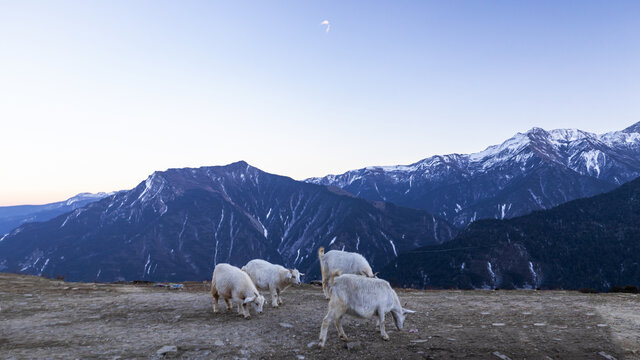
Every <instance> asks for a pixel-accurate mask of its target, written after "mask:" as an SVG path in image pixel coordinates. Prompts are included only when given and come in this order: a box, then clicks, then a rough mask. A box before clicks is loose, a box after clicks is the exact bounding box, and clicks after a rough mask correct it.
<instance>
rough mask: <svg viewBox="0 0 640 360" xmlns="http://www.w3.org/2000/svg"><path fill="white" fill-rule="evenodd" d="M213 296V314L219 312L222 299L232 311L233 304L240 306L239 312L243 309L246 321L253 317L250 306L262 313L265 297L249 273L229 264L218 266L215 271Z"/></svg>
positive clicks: (212, 280)
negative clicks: (220, 299)
mask: <svg viewBox="0 0 640 360" xmlns="http://www.w3.org/2000/svg"><path fill="white" fill-rule="evenodd" d="M211 295H212V296H213V312H214V313H217V312H218V299H219V298H220V297H222V298H223V299H224V302H225V303H226V304H227V310H228V311H231V303H230V301H229V300H231V301H232V302H234V303H236V304H238V312H240V309H241V308H242V314H243V315H244V318H245V319H248V318H250V317H251V314H250V313H249V308H248V305H249V304H252V305H253V307H254V309H255V311H256V312H258V313H262V306H263V305H264V297H263V296H262V295H260V293H259V292H258V289H256V286H255V285H254V284H253V281H251V278H250V277H249V275H247V273H245V272H244V271H242V270H240V269H239V268H237V267H235V266H232V265H229V264H224V263H223V264H218V265H216V268H215V269H214V270H213V277H212V279H211Z"/></svg>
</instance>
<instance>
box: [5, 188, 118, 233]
mask: <svg viewBox="0 0 640 360" xmlns="http://www.w3.org/2000/svg"><path fill="white" fill-rule="evenodd" d="M113 194H114V193H104V192H100V193H96V194H92V193H80V194H78V195H76V196H74V197H71V198H69V199H67V200H65V201H59V202H55V203H50V204H44V205H18V206H1V207H0V236H3V235H5V234H7V233H9V232H10V231H11V230H13V229H15V228H17V227H18V226H20V225H22V224H25V223H28V222H38V221H47V220H49V219H53V218H54V217H56V216H58V215H61V214H64V213H66V212H69V211H71V210H75V209H77V208H79V207H83V206H85V205H87V204H89V203H91V202H94V201H98V200H100V199H102V198H104V197H107V196H109V195H113Z"/></svg>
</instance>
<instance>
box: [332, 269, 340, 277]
mask: <svg viewBox="0 0 640 360" xmlns="http://www.w3.org/2000/svg"><path fill="white" fill-rule="evenodd" d="M340 275H342V270H340V269H338V270H336V271H334V272H333V274H331V276H333V277H336V276H340Z"/></svg>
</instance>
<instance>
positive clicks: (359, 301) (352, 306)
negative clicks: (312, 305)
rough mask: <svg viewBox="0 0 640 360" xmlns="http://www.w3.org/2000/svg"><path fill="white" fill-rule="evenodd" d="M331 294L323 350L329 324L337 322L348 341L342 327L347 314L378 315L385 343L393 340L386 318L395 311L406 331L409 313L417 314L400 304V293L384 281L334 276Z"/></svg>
mask: <svg viewBox="0 0 640 360" xmlns="http://www.w3.org/2000/svg"><path fill="white" fill-rule="evenodd" d="M333 275H334V276H333V277H332V280H331V283H330V284H329V292H330V294H331V299H330V300H329V311H328V312H327V315H326V316H325V317H324V319H323V320H322V327H321V328H320V341H319V345H320V347H324V344H325V343H326V341H327V328H328V327H329V323H331V322H332V321H333V322H335V325H336V328H337V329H338V334H339V335H340V337H341V338H342V339H343V340H344V341H347V335H346V334H345V333H344V329H343V328H342V317H343V315H344V314H348V315H352V316H358V317H361V318H372V317H374V316H377V318H378V322H379V325H380V335H382V338H383V339H384V340H389V335H387V332H386V331H385V329H384V316H385V314H386V313H387V312H391V315H392V316H393V320H394V322H395V324H396V327H397V328H398V330H402V326H403V324H404V318H405V314H408V313H413V312H415V311H412V310H407V309H404V308H403V307H402V305H400V300H399V299H398V294H396V292H395V291H394V290H393V289H392V288H391V285H389V283H388V282H386V281H384V280H382V279H377V278H375V279H372V278H366V277H363V276H357V275H352V274H346V275H340V273H339V272H337V273H334V274H333Z"/></svg>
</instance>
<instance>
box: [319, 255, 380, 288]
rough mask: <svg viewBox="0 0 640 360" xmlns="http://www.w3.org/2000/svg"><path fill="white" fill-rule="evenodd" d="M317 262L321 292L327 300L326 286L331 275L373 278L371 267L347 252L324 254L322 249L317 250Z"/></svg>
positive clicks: (362, 257) (359, 256) (365, 261)
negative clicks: (339, 273)
mask: <svg viewBox="0 0 640 360" xmlns="http://www.w3.org/2000/svg"><path fill="white" fill-rule="evenodd" d="M318 260H320V270H321V272H322V291H323V292H324V297H325V298H327V299H328V298H329V292H328V290H327V284H328V282H329V281H330V280H331V277H332V274H334V273H336V272H337V271H340V272H341V273H342V274H355V275H363V276H366V277H371V278H372V277H375V274H374V273H373V270H371V266H369V263H368V262H367V259H365V258H364V256H362V255H360V254H358V253H354V252H348V251H340V250H331V251H329V252H327V253H326V254H325V253H324V248H323V247H320V248H319V249H318Z"/></svg>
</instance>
